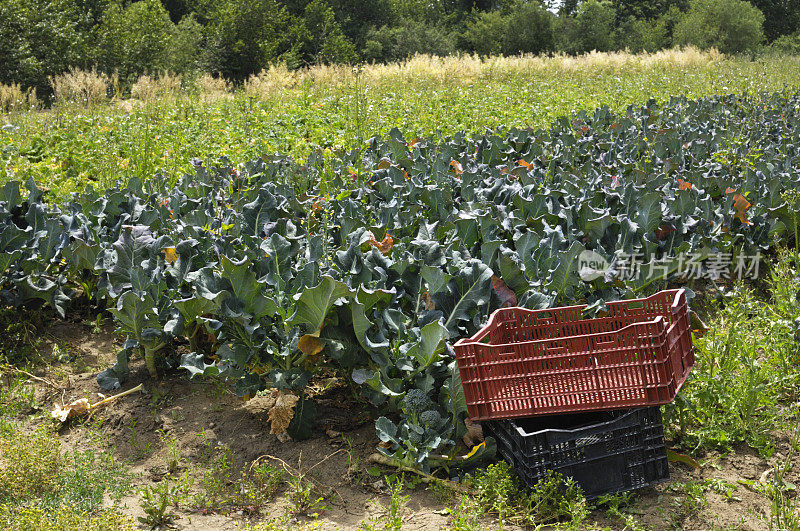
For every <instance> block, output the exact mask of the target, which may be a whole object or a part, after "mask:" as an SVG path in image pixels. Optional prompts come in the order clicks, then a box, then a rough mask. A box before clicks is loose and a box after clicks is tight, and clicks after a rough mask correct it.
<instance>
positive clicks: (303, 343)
mask: <svg viewBox="0 0 800 531" xmlns="http://www.w3.org/2000/svg"><path fill="white" fill-rule="evenodd" d="M297 348H299V349H300V352H302V353H303V354H307V355H309V356H316V355H317V354H319V353H320V352H322V349H323V348H325V343H324V342H323V341H322V340H321V339H320V338H319V331H317V332H315V333H314V334H306V335H304V336H303V337H301V338H300V339H298V340H297Z"/></svg>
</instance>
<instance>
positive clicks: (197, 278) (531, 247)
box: [0, 93, 800, 468]
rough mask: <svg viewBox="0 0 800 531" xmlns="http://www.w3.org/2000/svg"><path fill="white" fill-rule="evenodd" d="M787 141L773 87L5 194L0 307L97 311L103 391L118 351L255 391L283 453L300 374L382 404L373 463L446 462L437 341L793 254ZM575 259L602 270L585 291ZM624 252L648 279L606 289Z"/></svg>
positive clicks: (303, 410) (449, 395) (11, 186)
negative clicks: (111, 335) (504, 316)
mask: <svg viewBox="0 0 800 531" xmlns="http://www.w3.org/2000/svg"><path fill="white" fill-rule="evenodd" d="M798 146H800V95H798V94H790V93H777V94H769V95H745V96H725V97H712V98H704V99H700V100H696V101H692V100H687V99H685V98H674V99H671V100H670V101H669V102H666V103H664V104H662V105H659V104H656V103H655V102H649V103H647V104H646V105H644V106H642V107H631V108H629V109H628V110H627V111H626V112H623V113H620V114H614V113H611V112H609V111H608V110H607V109H605V108H600V109H598V110H596V111H595V112H594V113H593V114H592V113H589V114H586V113H579V114H576V115H573V116H571V117H568V118H562V119H560V120H558V121H556V122H555V123H554V124H553V125H552V126H551V127H550V128H549V129H545V130H536V131H533V130H518V129H512V130H499V131H495V132H487V133H486V134H485V135H483V136H478V137H476V138H466V137H465V136H462V135H456V136H454V137H452V138H446V139H435V138H434V139H423V140H420V139H413V140H412V139H404V138H403V137H402V135H401V134H400V133H399V132H397V131H393V132H392V133H391V134H390V135H389V138H387V139H380V138H374V139H371V140H370V141H369V142H367V143H366V144H365V146H364V147H363V149H361V150H360V151H357V152H356V151H354V152H346V153H331V152H330V151H325V152H319V153H316V154H315V155H313V156H312V157H310V158H309V160H307V161H305V164H301V163H298V162H295V161H292V160H289V159H286V158H279V157H262V158H260V159H257V160H253V161H250V162H247V163H245V164H243V165H241V166H239V167H235V166H234V165H232V164H231V163H230V162H229V161H227V160H223V161H222V162H221V163H220V164H219V165H215V166H210V165H206V164H204V163H202V162H201V161H193V166H194V171H193V172H191V173H189V174H186V175H183V176H181V177H179V178H175V177H173V176H156V178H152V179H148V180H145V181H141V180H139V179H137V178H132V179H130V181H129V182H128V183H127V185H126V186H124V187H118V188H114V189H110V190H105V191H103V192H95V191H92V190H87V191H86V192H84V193H83V194H80V195H74V196H73V198H72V200H71V201H69V202H66V203H64V204H60V205H54V204H49V203H48V202H46V201H45V200H44V197H43V192H42V191H41V190H40V189H38V188H37V187H36V185H35V183H33V182H28V183H27V185H26V186H20V185H19V184H18V183H14V182H10V183H7V184H6V185H5V186H4V187H3V189H2V191H0V218H1V219H2V225H0V231H1V232H0V285H1V287H2V291H1V293H2V299H3V303H4V304H6V305H11V306H15V307H19V306H29V307H35V306H37V305H44V306H46V307H48V308H51V309H52V310H53V311H54V312H56V313H57V314H59V315H60V316H61V317H64V316H65V315H66V314H67V313H69V311H70V305H72V304H75V303H76V302H80V303H81V304H83V305H85V304H86V303H87V301H88V303H89V304H91V305H94V306H95V307H96V308H98V309H106V310H108V311H109V312H110V313H111V314H113V317H114V319H115V321H116V323H117V324H118V326H119V329H120V330H121V332H122V333H123V334H125V335H126V336H127V341H126V342H125V345H124V349H123V350H122V351H121V352H120V354H119V356H118V361H117V364H116V365H115V366H114V367H112V368H109V369H108V370H106V371H104V372H103V373H102V374H100V375H99V376H98V381H99V383H100V385H101V386H102V387H103V388H105V389H113V388H116V387H119V386H120V385H121V383H123V382H124V380H125V378H126V377H127V375H128V372H129V371H128V362H129V359H130V356H131V355H132V354H133V353H134V352H140V353H142V354H143V355H144V358H145V360H146V365H147V368H148V370H149V371H150V373H151V375H152V376H153V377H158V376H159V375H161V374H163V372H164V371H166V370H169V369H171V368H175V367H177V366H180V367H182V368H183V369H185V370H188V371H189V372H190V373H191V374H192V375H206V376H218V377H220V378H223V379H225V380H226V381H227V382H229V383H230V384H231V385H232V386H233V388H234V389H235V390H236V392H237V393H238V394H240V395H242V396H248V395H253V394H255V393H257V392H259V391H264V390H267V389H271V390H273V392H272V394H273V395H276V396H277V399H276V406H275V408H276V409H275V411H274V415H273V414H272V412H271V415H270V416H271V418H272V431H273V432H281V431H283V430H287V431H288V432H289V434H290V435H291V436H292V437H295V438H304V437H308V436H310V434H311V431H312V428H313V423H314V416H315V408H314V403H313V399H310V398H309V397H308V394H307V391H306V389H307V386H308V384H309V382H310V380H311V378H312V377H313V376H314V374H315V373H316V372H318V371H319V370H320V369H322V368H326V370H329V369H331V368H332V369H333V370H336V371H338V373H339V374H341V375H343V376H345V377H346V378H348V379H349V380H350V381H352V384H353V385H354V386H357V387H358V389H359V390H360V392H361V395H362V397H363V398H365V399H366V400H369V401H370V402H372V403H373V404H375V405H376V406H378V407H379V408H380V409H381V411H383V413H384V415H385V416H382V417H381V418H380V419H379V420H378V422H377V431H378V436H379V437H380V438H381V440H382V441H383V444H382V451H384V452H386V453H387V454H390V455H392V456H394V457H396V458H398V459H400V460H402V461H404V462H405V463H407V464H410V465H413V466H418V467H422V468H428V467H431V466H439V465H448V466H449V465H454V464H455V463H457V462H458V463H460V462H463V460H460V459H455V455H456V453H458V451H459V450H458V448H457V444H456V443H457V441H459V440H460V439H461V437H462V436H463V435H464V434H465V432H466V427H465V423H464V421H465V417H466V407H465V402H464V397H463V394H462V391H461V385H460V381H459V377H458V371H457V370H456V369H455V363H454V359H453V353H452V349H451V348H450V344H451V343H452V342H453V341H455V340H456V339H457V338H459V337H462V336H465V335H471V334H472V333H474V332H475V331H476V330H477V328H478V327H479V326H480V325H481V323H483V322H485V320H486V319H487V316H488V315H489V313H490V312H492V311H493V310H494V309H496V308H499V307H501V306H503V305H509V304H518V305H520V306H525V307H528V308H545V307H550V306H554V305H563V304H568V303H572V302H575V301H586V302H587V303H588V304H590V308H592V309H595V310H597V309H601V308H602V305H603V302H604V301H608V300H613V299H619V298H625V297H631V296H639V295H643V294H647V293H649V292H651V291H655V290H656V289H659V288H661V287H663V285H664V283H665V282H666V281H667V280H675V279H676V278H677V279H679V280H680V277H681V275H684V276H685V272H684V271H681V270H680V268H679V267H671V266H668V267H666V268H664V267H662V268H661V269H660V271H661V272H662V273H661V274H659V275H654V274H653V271H652V267H654V265H655V264H657V263H658V264H662V265H663V264H664V263H665V261H666V263H668V264H670V263H671V262H670V260H671V259H672V258H674V257H676V256H679V255H686V256H692V257H694V259H695V260H696V261H697V262H699V263H700V265H701V267H702V264H703V262H704V261H711V260H713V259H714V258H713V257H715V256H719V254H720V253H724V254H726V255H728V256H730V257H732V258H731V260H732V261H734V262H735V260H736V257H742V256H753V255H754V254H757V253H759V252H761V253H763V252H765V251H767V250H768V249H770V247H773V246H774V245H775V243H776V241H777V240H778V239H781V238H783V239H784V240H783V241H784V243H792V242H794V241H796V238H797V236H796V235H797V227H798V217H799V216H800V196H799V195H798V194H797V193H796V192H795V191H797V190H800V172H798V170H797V168H798V167H799V166H798V160H797V159H798V149H800V148H799V147H798ZM584 251H594V252H595V253H596V255H599V256H600V257H602V258H603V259H604V260H605V261H607V262H608V263H609V264H611V265H610V267H609V268H608V269H607V270H605V271H604V272H603V274H602V275H595V276H593V278H591V279H589V280H584V278H585V277H582V276H581V275H580V274H579V271H578V262H579V257H580V256H581V254H582V253H583V252H584ZM630 256H637V257H639V260H640V262H641V264H642V265H643V267H644V268H645V269H644V270H645V271H647V267H648V265H649V266H651V271H650V274H647V273H645V274H642V275H638V276H635V277H633V276H624V275H621V274H620V268H619V267H617V266H618V264H619V263H620V260H621V259H622V258H623V257H630ZM664 275H666V277H667V280H664V279H658V278H657V277H663V276H664ZM723 276H724V275H723ZM179 351H180V352H183V354H182V355H179V354H178V352H179ZM415 390H416V391H415ZM281 407H283V408H284V410H283V411H281V410H280V408H281ZM287 410H288V411H289V413H290V414H289V415H286V414H285V413H286V411H287ZM289 419H291V420H289ZM390 419H391V420H390Z"/></svg>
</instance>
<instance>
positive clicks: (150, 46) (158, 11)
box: [97, 0, 175, 84]
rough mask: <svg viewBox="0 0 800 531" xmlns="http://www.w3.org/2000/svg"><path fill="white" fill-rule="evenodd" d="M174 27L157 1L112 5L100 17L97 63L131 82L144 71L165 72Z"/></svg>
mask: <svg viewBox="0 0 800 531" xmlns="http://www.w3.org/2000/svg"><path fill="white" fill-rule="evenodd" d="M174 29H175V25H174V24H173V23H172V21H171V20H170V18H169V13H167V10H166V9H164V6H162V5H161V2H160V1H159V0H140V1H138V2H134V3H132V4H130V5H128V6H127V7H123V4H122V2H121V1H115V2H114V3H112V4H111V5H110V6H109V7H108V9H107V10H106V11H105V13H104V15H103V21H102V23H101V25H100V29H99V36H98V47H97V50H98V63H99V65H100V67H101V68H102V69H103V70H105V71H106V72H113V71H117V72H118V73H119V76H120V81H122V82H123V83H126V84H127V83H131V82H133V80H134V79H135V78H136V77H138V76H139V75H141V74H143V73H146V72H158V71H160V70H165V69H167V68H168V67H169V66H170V64H169V53H168V48H169V45H170V37H171V35H172V33H173V31H174Z"/></svg>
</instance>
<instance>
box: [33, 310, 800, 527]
mask: <svg viewBox="0 0 800 531" xmlns="http://www.w3.org/2000/svg"><path fill="white" fill-rule="evenodd" d="M45 337H46V340H45V342H44V344H45V347H44V349H43V355H44V356H47V355H48V354H49V352H48V351H49V350H52V348H53V346H54V345H58V348H59V352H61V353H62V355H63V351H64V350H65V349H66V351H67V353H68V356H67V358H68V359H70V360H71V362H70V363H68V364H66V365H62V366H63V368H64V373H63V374H62V380H61V381H60V382H59V384H58V387H59V388H53V387H51V386H48V385H46V384H44V383H41V382H37V383H36V393H37V396H36V398H37V401H38V402H39V403H40V404H43V405H44V407H45V408H49V407H51V405H52V404H53V403H54V402H56V401H57V402H60V403H61V402H63V403H68V402H70V401H71V400H73V399H76V398H82V397H85V398H89V399H90V401H92V402H95V401H97V400H98V399H99V393H100V392H101V390H100V388H99V387H98V385H97V382H96V379H95V377H96V374H97V372H98V370H99V369H102V368H105V367H108V366H111V365H112V364H113V363H114V361H115V357H116V352H117V350H118V349H119V346H120V345H121V340H120V339H119V338H118V337H116V336H115V335H114V334H113V333H112V330H111V329H109V328H105V329H103V330H102V332H101V333H95V332H93V331H92V330H91V327H90V326H87V325H85V324H80V323H56V324H54V325H52V326H51V327H50V328H49V329H48V330H47V332H46V334H45ZM62 357H63V356H62ZM46 376H47V377H48V378H50V379H55V378H53V376H52V372H51V373H49V374H47V375H46ZM140 383H143V384H144V387H145V392H144V393H141V394H140V393H137V394H134V395H130V396H128V397H125V398H123V399H121V400H120V401H118V402H116V403H113V404H111V405H109V406H108V407H106V408H103V409H101V410H99V411H97V412H96V413H94V415H93V418H92V419H91V421H95V422H99V425H100V430H101V431H102V433H103V434H104V436H105V438H106V439H107V441H108V444H109V445H110V446H111V447H112V448H113V452H114V454H115V456H116V457H117V458H118V459H120V460H122V461H124V462H126V463H128V464H129V467H130V470H131V472H132V473H133V474H134V476H135V480H134V484H135V485H137V486H143V485H148V484H154V483H155V482H158V481H161V480H162V479H163V477H164V476H165V474H166V473H167V470H166V465H165V463H166V458H167V452H168V450H167V448H166V447H165V445H164V443H163V439H164V438H165V437H172V438H174V440H175V441H176V444H177V446H178V448H179V449H180V451H181V454H182V455H183V456H184V457H185V461H184V462H183V464H182V465H181V468H185V467H187V466H188V464H187V463H192V462H198V461H199V460H200V459H201V456H202V453H203V452H204V448H207V443H206V440H208V441H211V442H212V444H214V445H224V446H227V447H228V448H230V450H231V451H232V454H233V456H234V459H235V468H236V469H239V470H242V469H246V468H247V467H249V466H250V464H251V463H253V462H254V461H256V460H259V459H261V460H263V459H268V460H270V461H271V462H272V463H273V464H276V465H280V462H281V461H283V462H285V463H286V464H287V465H289V466H291V467H292V468H294V469H299V470H301V471H303V472H304V473H307V477H309V478H311V479H313V481H314V482H315V483H316V484H317V485H318V487H319V490H320V491H321V492H323V494H324V495H325V497H326V505H327V506H328V509H327V510H325V511H324V512H322V513H321V515H320V516H319V518H318V520H317V521H316V522H318V523H319V524H321V528H322V529H355V528H357V527H358V525H359V524H360V523H362V522H364V521H365V520H368V519H370V518H372V517H378V516H380V515H381V514H383V513H384V508H383V507H384V506H385V505H387V504H388V502H389V497H388V494H387V488H386V486H385V483H384V481H383V479H382V478H380V477H374V476H372V475H370V474H368V473H367V469H368V468H369V467H370V466H371V464H369V463H368V461H367V459H368V456H369V455H370V454H372V453H374V452H375V446H376V444H377V443H378V440H377V438H376V436H375V429H374V417H375V414H374V412H372V411H370V410H369V408H367V407H366V406H364V405H360V404H358V403H357V402H356V401H355V400H353V399H352V397H351V396H350V395H349V390H348V388H347V387H346V386H344V385H336V384H334V385H333V386H331V387H330V388H329V389H327V390H326V391H324V392H323V393H321V394H320V395H319V396H317V397H316V402H317V407H318V410H319V415H318V419H319V420H318V422H317V426H316V429H315V435H314V436H313V437H312V438H311V439H309V440H306V441H301V442H295V441H292V440H284V439H283V438H279V437H278V436H276V435H271V434H269V432H268V429H267V427H268V422H267V409H266V407H265V406H264V400H263V399H261V398H258V397H256V398H254V399H251V400H249V401H243V400H241V399H239V398H237V397H236V396H234V395H233V394H231V393H230V392H229V391H227V390H226V389H225V388H224V387H221V386H220V385H215V384H213V383H211V384H210V383H206V382H194V381H190V380H189V379H188V378H187V377H186V375H185V374H184V373H182V372H174V373H172V374H170V375H169V376H168V377H167V378H165V379H164V380H163V381H161V382H153V381H151V380H150V378H149V376H148V375H147V371H146V369H145V367H144V364H143V362H142V361H141V360H140V359H136V360H132V363H131V376H130V378H129V380H128V381H127V382H126V383H125V385H124V386H123V389H122V390H125V389H130V388H132V387H134V386H136V385H138V384H140ZM323 383H329V382H323ZM40 422H43V420H40ZM60 437H61V440H62V441H63V442H62V444H63V446H64V447H65V448H66V447H78V448H81V447H84V446H86V445H88V444H90V442H89V439H88V438H87V433H86V430H85V429H83V428H82V425H81V424H80V423H74V422H73V423H72V424H71V425H68V426H66V427H64V428H62V430H61V432H60ZM788 444H789V442H788V439H787V438H785V437H783V438H781V437H779V438H778V441H777V444H776V454H775V456H773V457H772V458H770V459H769V460H766V459H763V458H761V457H760V456H758V454H757V453H756V452H755V451H753V450H752V449H749V448H746V447H743V448H737V449H736V451H735V452H733V453H731V454H728V455H724V456H722V455H715V454H709V455H706V456H704V459H703V460H702V463H703V467H702V468H700V469H696V470H695V469H692V468H690V467H689V466H688V465H685V464H683V463H671V464H670V465H671V466H670V475H671V479H670V481H669V482H666V483H663V484H660V485H657V486H655V487H651V488H646V489H642V490H641V491H639V492H638V493H637V494H636V496H635V498H634V499H633V501H632V503H631V504H630V505H628V506H627V507H625V508H624V509H623V510H624V511H625V512H627V513H628V514H630V515H632V516H633V518H634V519H635V520H636V521H638V523H639V524H641V525H643V526H644V527H646V528H650V529H674V528H682V529H688V530H701V529H703V530H704V529H709V528H711V527H717V528H734V529H746V530H758V529H766V528H767V527H768V526H767V523H766V521H765V519H764V518H765V517H766V516H767V515H769V511H770V501H769V500H768V499H767V498H766V497H765V496H764V495H762V494H760V493H758V492H757V490H756V489H755V488H752V487H750V486H748V485H745V484H744V483H743V482H747V481H755V482H758V481H759V480H761V481H768V480H769V472H768V471H769V470H770V469H771V468H772V467H773V466H774V464H775V463H776V462H777V460H778V459H782V458H783V456H785V455H786V452H787V450H788ZM180 471H181V470H180V469H179V470H178V471H177V472H180ZM174 472H175V471H174ZM793 476H794V477H790V478H787V479H789V480H790V481H792V482H794V483H798V482H799V481H800V459H797V458H796V459H795V467H794V469H793ZM704 479H720V480H724V481H726V482H728V483H730V484H733V485H735V486H736V489H735V492H734V499H726V497H725V496H724V495H722V494H718V493H717V492H714V491H713V490H708V491H707V492H706V494H705V499H706V500H707V503H702V502H699V503H692V500H691V499H690V498H689V497H688V496H687V494H686V489H685V488H683V487H682V486H681V485H682V484H685V483H686V482H697V481H700V480H704ZM195 488H196V486H195ZM281 492H285V490H284V491H281ZM409 494H410V500H409V502H408V504H407V505H406V508H405V510H404V511H403V515H404V516H403V522H404V525H403V529H443V528H447V527H448V526H449V525H450V516H448V514H447V512H446V511H445V510H443V509H446V508H447V507H448V505H449V506H450V507H452V505H453V504H452V502H451V503H448V502H447V501H442V500H440V499H438V498H437V497H436V496H435V495H434V493H433V492H432V491H431V490H430V489H427V488H425V486H424V485H420V486H419V487H418V488H416V489H415V490H413V491H411V492H410V493H409ZM121 505H122V507H123V510H124V511H125V512H127V513H129V514H131V515H132V516H134V517H136V516H141V515H143V512H142V510H141V508H140V505H139V498H138V497H137V496H136V495H134V494H131V495H130V496H129V497H127V498H126V499H124V500H123V502H122V504H121ZM286 510H287V501H286V499H285V496H283V495H282V494H280V493H279V494H278V495H277V496H276V498H275V500H274V501H273V502H271V503H270V504H269V506H267V507H264V508H262V509H261V510H258V511H248V510H246V508H242V509H236V508H234V509H233V510H229V511H227V512H221V511H220V512H215V511H209V510H191V509H190V510H186V509H181V510H178V511H177V514H178V518H177V519H176V520H175V521H174V527H176V528H178V529H236V528H240V527H242V526H244V525H246V524H250V523H257V522H258V521H259V520H260V519H263V518H265V517H267V516H268V515H281V514H284V513H285V511H286ZM589 522H591V523H592V524H593V525H597V526H600V527H607V528H610V529H623V528H625V524H624V522H622V521H621V519H619V518H616V517H613V518H611V517H608V516H607V515H606V513H605V510H604V509H603V508H600V509H595V510H594V511H593V512H592V514H591V516H590V518H589ZM298 523H300V522H298ZM486 527H487V528H490V529H493V528H496V527H497V522H493V521H487V522H486ZM504 528H508V526H504Z"/></svg>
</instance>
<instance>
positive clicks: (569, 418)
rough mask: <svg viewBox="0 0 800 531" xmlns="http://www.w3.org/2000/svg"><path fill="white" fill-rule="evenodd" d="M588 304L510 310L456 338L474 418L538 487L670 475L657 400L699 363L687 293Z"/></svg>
mask: <svg viewBox="0 0 800 531" xmlns="http://www.w3.org/2000/svg"><path fill="white" fill-rule="evenodd" d="M584 309H585V306H569V307H562V308H551V309H547V310H527V309H524V308H503V309H500V310H497V311H496V312H494V313H493V314H492V316H491V318H490V319H489V322H488V324H487V325H486V326H485V327H484V328H482V329H481V330H480V331H479V332H478V333H477V334H475V335H474V336H473V337H471V338H469V339H462V340H460V341H458V342H457V343H456V344H455V345H454V347H455V351H456V358H457V363H458V368H459V371H460V374H461V381H462V384H463V387H464V395H465V397H466V400H467V410H468V413H469V416H470V418H471V419H472V420H473V421H483V426H484V430H485V431H486V433H487V434H488V435H492V436H493V437H494V438H495V439H496V441H497V445H498V451H499V452H500V454H501V455H502V456H503V458H504V459H506V461H508V462H509V463H510V464H511V465H512V466H513V467H514V469H515V470H516V471H517V473H518V474H519V476H520V477H521V478H522V479H523V480H525V481H526V482H527V483H528V484H529V485H534V484H535V483H536V482H537V481H538V480H539V479H541V478H542V477H544V476H545V475H546V474H547V471H548V470H555V471H557V472H560V473H562V474H563V475H564V476H569V477H572V478H573V479H575V481H576V482H578V483H579V484H580V485H581V486H582V487H583V489H584V492H585V493H586V495H587V496H588V497H590V498H591V497H596V496H599V495H602V494H610V493H614V492H621V491H626V490H631V489H635V488H639V487H644V486H646V485H651V484H653V483H657V482H659V481H663V480H665V479H667V478H668V477H669V471H668V467H667V457H666V447H665V446H664V433H663V425H662V421H661V413H660V409H659V406H660V405H662V404H666V403H668V402H670V401H672V400H674V398H675V394H676V393H677V392H678V390H679V389H680V387H681V385H682V384H683V382H684V381H685V379H686V376H687V375H688V374H689V371H690V370H691V368H692V366H693V365H694V355H693V353H692V343H691V333H690V329H689V310H688V305H687V301H686V293H685V291H684V290H682V289H678V290H667V291H662V292H659V293H657V294H655V295H653V296H651V297H648V298H645V299H635V300H627V301H618V302H611V303H608V304H607V311H606V313H605V314H604V315H603V316H602V317H597V318H593V319H584V318H583V317H582V315H583V310H584Z"/></svg>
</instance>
